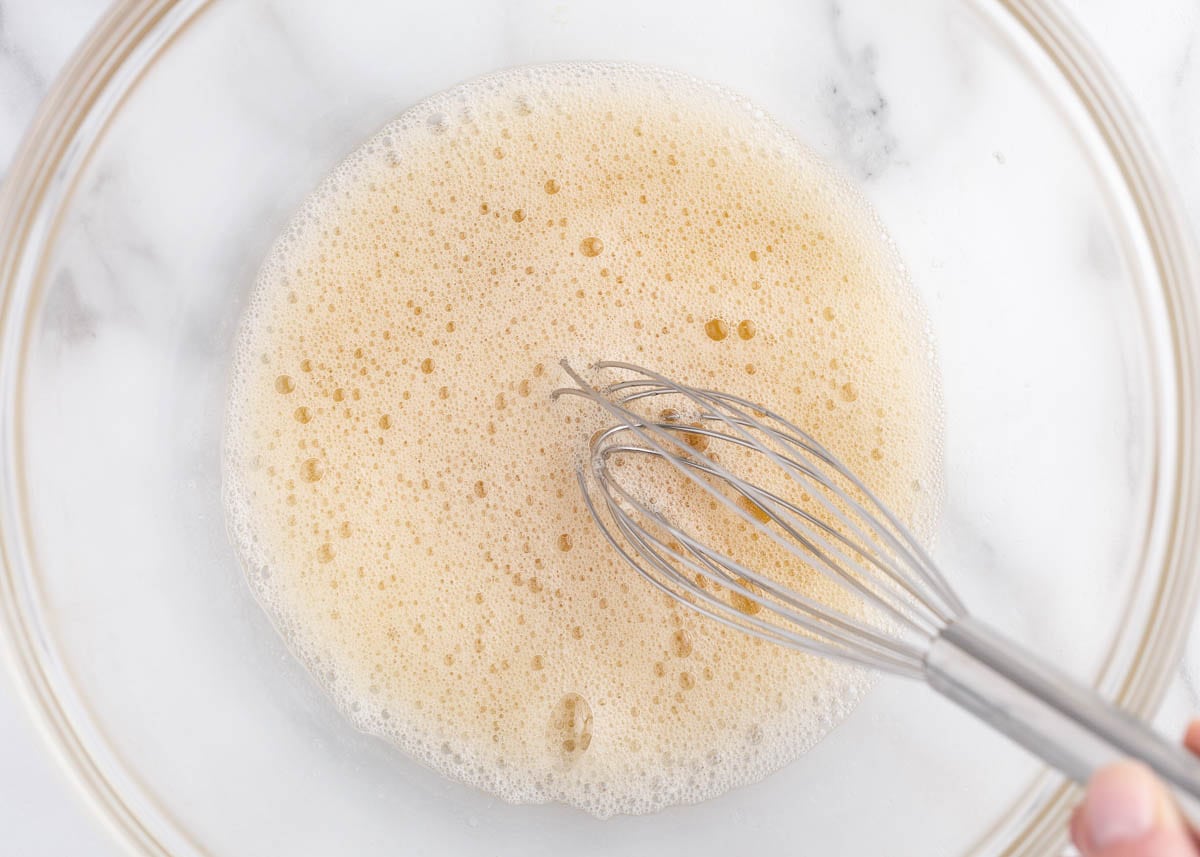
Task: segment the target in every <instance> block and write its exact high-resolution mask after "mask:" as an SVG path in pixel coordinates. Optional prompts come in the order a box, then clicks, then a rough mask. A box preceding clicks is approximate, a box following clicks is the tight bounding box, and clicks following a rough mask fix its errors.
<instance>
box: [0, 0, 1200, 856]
mask: <svg viewBox="0 0 1200 857" xmlns="http://www.w3.org/2000/svg"><path fill="white" fill-rule="evenodd" d="M579 59H595V60H610V61H636V62H644V63H651V64H655V65H660V66H666V67H669V68H674V69H678V70H681V71H684V72H688V73H691V74H694V75H696V76H698V77H701V78H704V79H709V80H712V81H715V82H718V83H721V84H724V85H725V86H727V87H730V88H732V89H735V90H739V91H741V92H742V93H744V94H745V95H747V96H749V97H750V98H752V99H753V100H755V101H756V102H758V103H759V104H760V105H762V106H763V107H765V108H766V109H767V110H768V111H770V112H771V113H773V114H774V115H775V116H776V117H777V118H778V119H779V120H780V121H782V122H783V123H785V124H786V125H788V126H790V127H792V128H793V129H794V130H795V131H796V132H797V133H798V134H799V135H800V136H801V137H802V138H803V139H804V140H805V141H807V142H808V143H809V144H810V145H811V146H812V147H814V148H815V149H816V150H817V151H818V152H820V153H821V154H823V155H824V156H826V157H827V158H828V159H829V160H830V161H832V162H834V163H835V164H837V165H839V166H840V167H841V168H842V169H843V170H844V171H845V172H846V173H848V174H849V175H850V176H851V177H853V178H854V179H856V180H857V181H858V183H859V184H860V185H861V187H862V189H863V191H864V192H865V193H866V194H867V196H868V197H869V198H870V199H871V201H872V202H873V203H874V205H875V207H876V209H877V210H878V212H879V214H880V216H881V218H882V219H883V221H884V223H885V224H886V225H887V228H888V229H889V231H890V232H891V235H892V237H893V238H894V240H895V241H896V244H897V245H898V248H899V251H900V253H901V255H902V257H903V258H904V259H905V261H906V264H907V265H908V267H909V270H910V273H911V276H912V280H913V282H914V284H915V285H916V287H917V288H918V289H919V290H920V292H921V294H922V295H923V298H924V301H925V304H926V307H927V309H928V312H929V317H930V322H931V325H932V328H933V334H934V337H935V339H936V341H937V345H938V350H939V355H940V361H941V369H942V374H943V386H944V397H945V407H946V435H945V459H944V484H945V497H944V503H943V508H944V513H943V515H942V519H941V521H940V524H939V527H938V534H937V541H936V555H937V558H938V559H939V560H940V562H941V564H942V565H943V567H944V568H945V569H946V570H947V573H948V575H949V576H950V578H951V580H952V582H953V584H954V585H955V586H956V587H957V589H958V590H959V591H960V593H961V594H962V595H963V596H964V598H965V600H966V602H967V603H968V605H971V606H972V607H973V608H974V609H975V612H977V613H978V614H979V615H980V616H981V617H982V618H984V619H986V620H988V621H991V622H993V623H995V624H998V625H1000V626H1002V627H1005V628H1007V629H1009V630H1010V631H1011V633H1012V634H1013V635H1014V636H1016V637H1017V638H1018V639H1021V640H1022V641H1024V642H1025V643H1026V644H1028V645H1030V646H1033V647H1035V648H1036V649H1038V650H1040V651H1041V652H1043V653H1045V654H1046V655H1047V656H1048V657H1049V658H1051V659H1052V660H1054V661H1056V662H1057V663H1059V664H1060V665H1062V666H1063V667H1064V668H1066V669H1068V670H1069V671H1071V672H1072V673H1074V674H1076V675H1078V676H1080V677H1081V678H1084V679H1086V680H1089V681H1091V682H1093V683H1094V684H1095V685H1096V686H1097V687H1099V688H1100V689H1101V691H1102V692H1104V693H1105V694H1106V695H1108V696H1111V697H1113V698H1115V699H1117V700H1119V701H1120V703H1121V704H1123V705H1124V706H1126V707H1127V708H1129V709H1130V710H1131V711H1133V712H1135V713H1138V714H1140V715H1146V714H1148V713H1149V712H1151V711H1152V710H1153V709H1154V706H1155V705H1156V703H1157V701H1158V699H1159V697H1160V695H1161V693H1162V691H1163V689H1164V685H1165V682H1166V680H1167V677H1168V676H1169V674H1170V671H1171V667H1172V665H1173V663H1174V660H1175V658H1176V655H1177V652H1178V649H1179V646H1180V644H1181V640H1182V638H1183V634H1184V632H1185V631H1186V629H1187V627H1188V623H1189V621H1190V617H1191V611H1192V602H1193V594H1194V592H1195V589H1196V582H1197V575H1196V567H1195V563H1194V561H1193V559H1192V558H1193V557H1195V556H1196V555H1197V545H1196V540H1197V529H1196V519H1197V517H1198V516H1197V514H1196V513H1197V511H1198V509H1200V505H1198V504H1200V500H1198V498H1197V458H1196V448H1195V447H1196V438H1197V436H1198V435H1197V431H1196V427H1195V414H1196V404H1197V403H1196V382H1195V371H1196V366H1197V346H1198V341H1197V335H1198V330H1197V323H1198V320H1200V316H1198V308H1197V306H1196V300H1195V295H1194V293H1193V290H1192V289H1191V288H1190V287H1191V285H1192V284H1193V283H1195V282H1196V281H1197V277H1196V273H1197V268H1196V261H1195V257H1194V250H1193V248H1192V246H1191V244H1190V241H1189V238H1188V236H1187V234H1186V232H1185V231H1184V229H1183V228H1182V226H1181V222H1180V217H1179V215H1178V213H1177V208H1176V206H1175V204H1174V202H1173V201H1172V199H1171V196H1170V194H1169V193H1167V191H1166V188H1165V182H1164V179H1163V177H1162V175H1161V172H1160V170H1159V168H1158V164H1157V161H1156V159H1155V158H1154V157H1153V155H1152V153H1151V152H1150V151H1149V149H1148V146H1147V144H1146V142H1145V140H1144V139H1143V137H1142V134H1141V131H1140V129H1139V126H1138V124H1137V123H1136V121H1135V120H1134V118H1133V116H1132V114H1131V111H1130V109H1129V107H1128V105H1127V103H1126V101H1125V99H1124V98H1123V96H1122V95H1121V93H1120V92H1119V91H1118V90H1117V89H1116V88H1115V87H1114V86H1113V84H1112V82H1111V80H1110V78H1109V77H1108V75H1107V74H1106V72H1105V71H1104V69H1103V67H1102V66H1101V65H1100V64H1099V63H1098V62H1097V60H1096V58H1095V56H1094V54H1093V52H1092V51H1091V49H1090V48H1089V47H1088V46H1087V45H1086V44H1085V43H1084V42H1083V40H1082V39H1081V38H1080V36H1079V35H1078V32H1077V31H1076V30H1075V28H1074V27H1073V26H1072V25H1071V24H1070V22H1069V21H1067V20H1065V19H1064V17H1063V15H1062V14H1061V13H1060V12H1059V11H1058V10H1057V8H1056V7H1055V6H1053V5H1052V4H1048V3H1042V2H1033V0H1025V2H1022V0H1008V2H977V3H973V4H963V3H961V2H959V0H918V2H912V3H905V4H895V3H887V2H884V0H846V1H845V2H843V3H839V4H829V3H826V2H816V0H814V2H778V1H777V0H776V1H775V2H773V0H747V2H744V3H740V4H736V5H735V6H731V5H730V4H726V3H719V2H715V0H711V2H710V0H700V2H690V3H682V2H679V3H657V2H646V0H605V2H598V0H580V2H571V3H563V4H552V3H547V2H544V0H520V2H514V3H505V4H501V3H487V2H470V0H443V2H439V3H436V4H417V3H393V2H386V0H346V2H342V3H337V4H330V3H325V2H320V0H289V2H287V3H281V2H280V3H272V2H237V0H211V2H202V1H201V0H179V2H167V1H166V0H127V1H126V2H121V3H118V4H116V6H115V7H114V9H113V10H112V11H111V12H110V14H109V15H108V16H107V17H106V18H105V19H104V20H103V21H102V23H101V24H100V26H99V27H98V28H97V29H96V31H95V32H94V33H93V35H92V37H91V38H90V39H89V40H88V42H87V43H86V45H85V46H84V47H83V48H82V49H81V51H80V52H79V53H78V55H77V56H76V57H75V59H74V61H73V62H72V63H71V65H70V66H69V67H68V68H67V70H66V71H65V72H64V74H63V75H62V77H61V78H60V79H59V81H58V83H57V84H56V86H55V87H54V89H53V91H52V92H51V95H50V96H49V98H48V99H47V101H46V103H45V105H44V107H43V109H42V111H41V113H40V115H39V117H38V119H37V121H36V122H35V124H34V126H33V128H32V129H31V130H30V132H29V135H28V137H27V139H26V142H25V144H24V147H23V149H22V150H21V153H20V154H19V156H18V158H17V160H16V163H15V166H14V168H13V170H12V172H11V173H10V175H9V177H8V180H7V184H6V186H5V188H4V197H3V203H2V206H0V247H2V251H0V290H2V291H0V294H2V295H3V304H2V316H0V395H2V396H3V403H2V406H0V416H2V422H0V445H2V450H3V452H2V454H3V463H2V465H0V466H2V467H3V476H2V482H0V490H2V491H3V497H2V498H0V539H2V541H0V548H2V551H3V568H2V576H0V608H2V609H3V623H2V626H3V639H4V648H5V650H6V651H7V654H8V655H9V658H8V659H9V660H10V662H11V663H12V665H13V667H14V669H15V672H16V674H17V676H18V679H19V681H20V684H21V686H22V688H23V689H24V691H25V693H26V696H27V700H28V703H29V706H30V708H31V709H32V711H33V712H34V714H35V716H36V718H37V719H38V720H39V722H40V723H41V724H42V725H43V727H44V730H45V733H46V735H47V738H48V742H49V744H50V746H51V747H52V748H53V749H54V751H55V752H56V753H57V755H58V756H59V758H60V759H61V760H62V762H63V764H64V765H65V767H66V768H67V769H68V770H69V771H70V772H71V774H72V776H73V778H74V779H75V781H76V782H77V783H78V784H79V787H80V790H81V793H82V794H84V795H85V796H86V798H87V799H88V800H89V801H90V803H91V804H92V806H93V807H94V808H95V809H96V811H97V812H98V813H100V815H102V816H103V817H104V819H105V820H106V821H107V822H108V823H109V825H110V826H111V828H112V830H113V832H114V833H115V834H116V835H117V836H118V837H119V838H121V839H122V840H123V841H124V842H125V843H126V844H127V845H129V846H130V848H131V849H132V851H133V852H134V853H138V854H147V855H173V857H185V855H186V857H194V856H195V855H202V854H203V855H213V857H237V855H257V854H263V853H288V854H293V855H297V857H302V855H310V854H311V855H315V854H329V853H353V854H358V855H364V857H369V855H376V854H391V853H395V852H396V851H397V850H404V851H405V852H406V853H424V854H475V853H479V854H485V853H486V854H489V855H502V854H521V855H527V854H530V853H558V852H563V851H569V852H570V853H572V854H576V855H587V854H607V853H613V852H614V851H617V850H620V852H621V853H628V854H661V853H684V852H687V853H691V854H729V853H736V852H739V851H742V850H745V849H746V848H747V847H748V846H749V847H754V848H756V849H763V850H764V851H766V852H768V853H773V852H784V851H789V852H790V851H795V850H797V849H801V850H803V851H805V852H813V853H888V854H892V855H910V854H911V855H933V854H941V855H957V854H980V855H984V854H987V855H991V854H1045V853H1049V852H1050V851H1051V850H1053V849H1054V848H1055V847H1057V846H1059V845H1061V843H1062V842H1063V841H1064V826H1065V818H1066V811H1067V808H1068V806H1069V801H1070V798H1071V793H1070V790H1069V787H1068V786H1066V785H1065V784H1064V783H1063V782H1062V781H1061V780H1060V779H1059V778H1058V777H1057V776H1055V775H1054V774H1052V773H1049V772H1046V771H1044V770H1043V769H1042V768H1041V766H1040V765H1039V764H1038V763H1037V762H1036V761H1035V760H1033V759H1031V758H1029V757H1028V756H1026V755H1024V754H1023V753H1022V752H1021V751H1020V750H1018V749H1016V748H1015V747H1013V746H1011V745H1009V744H1008V743H1006V742H1005V741H1004V740H1003V739H1001V738H999V737H997V736H994V735H991V734H990V733H989V732H988V731H987V730H986V729H985V728H984V727H983V726H980V725H979V724H976V723H974V722H972V721H971V720H970V719H969V718H968V717H967V716H966V715H965V714H962V713H961V712H958V711H956V710H953V709H952V708H951V707H950V706H949V705H948V704H947V703H944V702H942V701H941V700H939V699H938V698H936V697H935V695H933V694H932V693H930V692H929V691H928V690H927V689H926V688H924V687H921V686H918V685H916V684H913V683H907V682H903V681H900V680H890V679H884V680H882V681H881V682H880V683H879V684H878V685H876V687H875V689H874V690H873V691H872V692H871V693H870V694H869V696H868V697H867V699H866V700H865V701H864V702H863V703H862V704H861V705H860V706H859V707H858V709H857V710H856V711H855V712H854V713H853V715H852V716H851V717H850V718H849V719H848V720H847V721H846V722H845V723H843V724H842V725H841V726H840V727H839V728H838V729H836V730H835V731H834V732H833V733H832V734H831V735H830V736H829V737H828V738H827V739H826V740H825V741H823V742H822V743H821V744H820V745H819V746H818V747H817V748H816V749H814V750H813V751H812V752H810V753H809V754H808V755H807V756H805V757H804V758H802V759H801V760H799V761H798V762H796V763H794V764H792V765H790V766H788V767H787V768H785V769H783V770H782V771H780V772H779V773H777V774H775V775H773V776H771V777H768V778H767V779H766V780H764V781H762V782H760V783H758V784H755V785H753V786H749V787H745V788H741V789H738V790H735V791H733V792H731V793H729V794H727V795H725V796H723V797H720V798H718V799H715V800H712V801H709V802H706V803H704V804H701V805H697V806H690V807H676V808H674V809H670V810H667V811H665V812H661V813H658V814H655V815H650V816H641V817H619V818H615V819H610V820H608V821H598V820H595V819H593V818H591V817H589V816H586V815H583V814H582V813H580V812H578V811H575V810H571V809H567V808H564V807H561V806H554V805H548V806H510V805H507V804H503V803H499V802H497V801H495V800H493V799H491V798H489V797H488V796H487V795H485V794H482V793H479V792H476V791H473V790H471V789H469V788H466V787H463V786H461V785H458V784H455V783H452V782H449V781H446V780H443V779H441V778H440V777H438V776H437V775H435V774H433V773H432V772H430V771H428V770H426V769H424V768H422V767H420V766H419V765H417V764H416V763H414V762H412V761H411V760H409V759H407V758H406V757H404V756H402V755H401V754H399V753H398V752H396V751H394V750H392V749H391V748H390V747H388V746H386V745H384V744H382V743H380V742H379V741H377V740H375V739H373V738H370V737H367V736H364V735H362V734H359V733H357V732H355V731H354V730H353V729H352V728H351V727H350V726H349V725H348V724H347V723H346V722H345V721H344V720H343V719H342V718H341V716H340V715H339V714H338V713H337V712H336V711H335V710H334V708H333V706H332V704H331V703H329V702H328V701H327V700H326V699H325V697H324V696H323V695H322V694H321V692H320V691H319V690H318V689H317V688H316V686H315V685H314V683H313V682H312V681H311V680H310V679H309V677H308V676H307V675H306V674H305V672H304V670H303V669H302V668H301V667H300V665H299V664H298V663H296V662H295V661H294V660H293V659H292V658H291V656H290V655H289V654H288V653H287V651H286V650H285V649H284V646H283V643H282V642H281V641H280V640H279V638H278V637H277V635H276V634H275V632H274V631H273V629H272V628H271V626H270V625H269V623H268V621H267V619H266V617H265V616H264V615H263V614H262V612H261V611H260V609H259V608H258V606H257V605H256V604H255V602H254V600H253V598H252V597H251V595H250V592H249V590H248V588H247V587H246V585H245V584H244V582H243V579H242V574H241V571H240V569H239V567H238V563H237V559H236V556H235V553H234V550H233V548H232V547H231V545H230V543H229V540H228V539H227V537H226V533H225V529H224V520H225V518H224V513H223V510H222V507H221V493H220V451H219V444H220V435H221V427H222V422H223V416H224V406H225V395H226V389H227V380H228V369H229V360H230V344H231V341H232V339H233V336H234V332H235V329H236V326H237V323H238V319H239V313H240V311H241V308H242V307H243V305H244V302H245V300H246V296H247V294H248V291H249V288H250V286H251V284H252V283H253V281H254V276H255V272H256V270H257V267H258V265H259V263H260V262H261V260H262V259H263V257H264V255H265V253H266V252H267V250H268V248H269V246H270V244H271V242H272V240H273V238H274V236H275V235H276V234H277V232H278V230H279V229H280V228H281V227H282V226H283V225H284V224H285V223H286V222H287V220H288V218H289V216H290V215H291V213H292V212H293V210H294V209H295V208H296V206H297V205H298V204H299V202H300V201H301V200H302V199H303V197H304V196H305V194H306V193H307V192H308V191H309V190H310V189H311V188H312V187H313V186H314V185H315V184H316V182H317V181H318V180H319V179H320V177H321V176H322V175H324V174H325V173H326V172H328V170H329V169H330V168H331V167H332V166H334V165H335V164H336V163H337V162H338V161H339V160H340V159H341V158H342V157H343V156H344V155H345V154H347V153H349V152H350V151H352V150H353V149H354V148H355V147H356V146H357V144H358V143H359V142H360V141H362V140H363V139H364V138H366V137H367V136H368V135H369V134H370V133H371V132H372V131H374V130H375V129H377V128H378V127H379V126H381V125H382V124H383V123H384V122H385V121H386V120H388V119H389V118H391V117H392V116H394V115H396V114H398V113H399V112H401V111H402V110H404V109H405V108H406V107H408V106H410V105H411V104H413V103H415V102H416V101H418V100H420V99H421V98H423V97H424V96H426V95H428V94H431V93H433V92H435V91H437V90H440V89H444V88H446V87H448V86H450V85H453V84H454V83H457V82H459V81H462V80H464V79H466V78H470V77H473V76H475V75H477V74H481V73H484V72H488V71H493V70H496V69H500V68H504V67H509V66H513V65H519V64H524V63H533V62H546V61H553V60H579Z"/></svg>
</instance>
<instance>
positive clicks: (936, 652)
mask: <svg viewBox="0 0 1200 857" xmlns="http://www.w3.org/2000/svg"><path fill="white" fill-rule="evenodd" d="M925 674H926V679H927V681H928V682H929V685H930V686H931V687H933V688H934V689H935V690H937V691H938V692H939V693H941V694H942V695H943V696H945V697H947V698H948V699H950V700H952V701H954V702H956V703H958V704H959V705H960V706H962V707H963V708H965V709H967V710H968V711H970V712H971V713H973V714H975V715H976V716H977V717H979V718H980V719H981V720H983V721H984V722H986V723H988V724H989V725H991V726H993V727H994V728H996V729H997V730H999V731H1000V732H1003V733H1004V734H1005V735H1007V736H1008V737H1009V738H1011V739H1013V740H1014V741H1016V742H1017V743H1018V744H1020V745H1022V746H1023V747H1025V748H1026V749H1027V750H1029V751H1031V752H1032V753H1035V754H1036V755H1038V756H1040V757H1041V758H1042V759H1043V760H1044V761H1046V762H1047V763H1049V764H1051V765H1053V766H1054V767H1056V768H1058V769H1059V770H1060V771H1062V772H1063V773H1064V774H1066V775H1067V776H1068V777H1070V778H1071V779H1073V780H1075V781H1076V782H1078V783H1086V782H1087V781H1088V779H1090V778H1091V775H1092V773H1093V772H1094V771H1095V770H1096V769H1097V768H1099V767H1102V766H1104V765H1107V764H1109V763H1111V762H1115V761H1117V760H1118V759H1123V758H1132V759H1138V760H1140V761H1142V762H1144V763H1145V764H1146V765H1148V766H1149V767H1150V768H1152V769H1153V770H1154V771H1155V773H1157V774H1158V775H1159V776H1160V777H1161V778H1162V779H1163V780H1164V781H1166V782H1167V783H1168V784H1169V786H1170V787H1171V790H1172V792H1173V793H1174V796H1175V799H1176V801H1177V802H1178V804H1179V806H1180V809H1181V810H1182V811H1183V813H1184V815H1185V816H1186V817H1187V818H1188V819H1189V820H1190V821H1192V822H1193V823H1197V822H1200V761H1198V760H1197V759H1196V757H1194V756H1192V755H1191V754H1190V753H1188V752H1187V751H1186V750H1184V749H1183V748H1182V747H1180V746H1178V745H1176V744H1173V743H1170V742H1168V741H1166V740H1164V739H1163V738H1162V737H1161V736H1160V735H1158V734H1157V733H1156V732H1154V731H1153V730H1151V729H1150V728H1149V727H1148V726H1146V725H1145V724H1144V723H1142V722H1140V721H1138V720H1136V719H1135V718H1133V717H1131V716H1130V715H1128V714H1126V713H1124V712H1122V711H1120V710H1118V709H1117V708H1115V707H1113V706H1112V705H1110V704H1109V703H1108V702H1106V701H1105V700H1104V699H1102V698H1101V697H1100V696H1099V695H1098V694H1097V693H1096V692H1095V691H1093V690H1092V689H1090V688H1088V687H1084V686H1083V685H1081V684H1079V683H1078V682H1076V681H1074V680H1073V679H1071V678H1069V677H1068V676H1066V675H1064V674H1063V673H1062V672H1060V671H1059V670H1057V669H1055V668H1054V667H1052V666H1050V665H1049V664H1047V663H1046V662H1045V661H1043V660H1042V659H1041V658H1039V657H1037V656H1036V655H1033V654H1032V653H1030V652H1028V651H1025V650H1024V649H1022V648H1021V647H1019V646H1017V645H1016V644H1014V643H1013V642H1012V641H1011V640H1009V639H1008V638H1006V637H1004V636H1002V635H1001V634H998V633H997V632H996V631H993V630H992V629H991V628H989V627H988V626H986V625H984V624H982V623H981V622H978V621H977V620H975V619H972V618H970V617H964V618H962V619H959V620H958V621H956V622H953V623H951V624H950V625H949V626H948V627H947V628H946V629H945V630H943V631H942V633H941V634H940V635H939V636H938V637H937V638H936V639H935V640H934V642H933V645H932V646H931V647H930V649H929V652H928V654H927V656H926V658H925Z"/></svg>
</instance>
